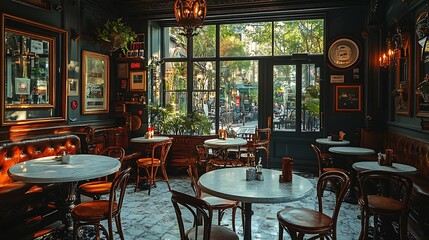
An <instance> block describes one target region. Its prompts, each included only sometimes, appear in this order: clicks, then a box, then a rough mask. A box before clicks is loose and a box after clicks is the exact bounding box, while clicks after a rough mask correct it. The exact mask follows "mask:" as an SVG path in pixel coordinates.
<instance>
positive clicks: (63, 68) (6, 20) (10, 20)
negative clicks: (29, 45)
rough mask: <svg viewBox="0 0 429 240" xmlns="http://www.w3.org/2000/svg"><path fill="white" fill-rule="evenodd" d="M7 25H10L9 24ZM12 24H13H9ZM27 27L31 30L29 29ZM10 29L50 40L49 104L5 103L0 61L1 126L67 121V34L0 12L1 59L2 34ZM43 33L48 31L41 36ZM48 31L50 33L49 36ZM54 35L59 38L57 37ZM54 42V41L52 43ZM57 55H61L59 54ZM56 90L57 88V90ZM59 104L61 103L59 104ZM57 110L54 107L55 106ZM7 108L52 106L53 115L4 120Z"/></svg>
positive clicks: (3, 54)
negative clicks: (45, 34)
mask: <svg viewBox="0 0 429 240" xmlns="http://www.w3.org/2000/svg"><path fill="white" fill-rule="evenodd" d="M9 24H10V25H11V26H9ZM12 25H14V26H12ZM16 26H18V27H16ZM29 29H30V30H29ZM6 32H12V33H18V34H23V35H25V36H30V37H37V38H41V39H43V40H48V41H49V42H50V46H49V47H50V54H49V60H50V64H51V68H50V69H49V71H50V72H49V74H50V77H49V84H50V86H49V89H48V90H47V91H48V92H49V94H50V96H49V97H50V99H49V103H46V104H21V105H8V104H6V103H5V89H4V86H5V80H6V79H5V64H4V61H2V62H3V63H2V64H0V75H1V76H0V78H1V86H0V89H1V97H2V102H1V107H2V111H1V117H2V119H1V123H2V126H11V125H18V124H19V125H21V124H29V123H42V122H60V121H61V122H64V121H65V120H66V100H67V98H66V94H65V86H66V84H65V82H66V74H67V59H68V55H67V54H68V48H67V46H68V33H67V31H66V30H63V29H59V28H55V27H52V26H48V25H45V24H41V23H37V22H33V21H30V20H27V19H23V18H20V17H16V16H13V15H9V14H1V39H2V43H1V44H0V46H1V51H0V57H1V59H3V60H4V59H5V58H6V53H5V45H4V40H5V33H6ZM43 33H47V36H44V35H43ZM48 34H49V35H48ZM56 37H57V38H58V39H56ZM55 41H57V43H56V42H55ZM57 54H61V55H60V56H61V57H58V55H57ZM57 69H59V72H58V71H56V70H57ZM58 90H59V91H58ZM63 93H64V94H63ZM60 104H61V105H60ZM58 108H59V110H56V109H58ZM8 109H22V110H23V111H31V110H42V109H53V110H54V111H58V112H54V113H53V116H50V117H40V118H32V119H25V120H6V110H8Z"/></svg>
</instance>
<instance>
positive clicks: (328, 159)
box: [311, 144, 346, 177]
mask: <svg viewBox="0 0 429 240" xmlns="http://www.w3.org/2000/svg"><path fill="white" fill-rule="evenodd" d="M311 148H313V150H314V153H315V154H316V157H317V166H318V173H319V177H320V176H321V175H322V173H324V172H329V171H340V172H346V170H344V169H342V168H334V167H332V155H331V154H329V153H322V152H321V151H320V149H319V147H317V146H316V145H314V144H311Z"/></svg>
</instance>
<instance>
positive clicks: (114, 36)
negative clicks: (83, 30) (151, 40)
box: [96, 18, 137, 54]
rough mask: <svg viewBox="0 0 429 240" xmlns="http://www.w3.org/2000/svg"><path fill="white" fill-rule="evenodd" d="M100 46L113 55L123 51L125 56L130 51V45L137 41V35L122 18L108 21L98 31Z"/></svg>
mask: <svg viewBox="0 0 429 240" xmlns="http://www.w3.org/2000/svg"><path fill="white" fill-rule="evenodd" d="M96 33H97V38H98V41H99V42H100V45H101V46H102V47H103V48H105V49H106V50H107V51H109V52H110V54H112V53H113V52H115V51H117V50H121V51H122V53H123V54H125V53H126V52H127V51H128V44H129V43H131V42H133V41H135V40H136V37H137V35H136V33H135V32H134V31H133V30H132V29H131V27H130V26H129V25H128V24H126V23H125V22H123V21H122V18H118V19H116V20H113V21H111V20H107V22H106V23H105V24H103V25H102V26H100V27H98V28H97V30H96Z"/></svg>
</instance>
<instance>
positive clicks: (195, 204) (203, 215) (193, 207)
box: [171, 190, 213, 240]
mask: <svg viewBox="0 0 429 240" xmlns="http://www.w3.org/2000/svg"><path fill="white" fill-rule="evenodd" d="M171 194H172V196H171V202H172V203H173V206H174V210H175V212H176V216H177V221H178V224H179V231H180V239H188V238H187V237H186V230H185V223H186V222H189V221H184V219H183V216H192V217H193V225H192V226H193V227H196V226H197V225H199V226H201V225H200V224H202V226H203V228H201V227H198V228H196V230H195V231H194V233H195V236H194V237H193V239H198V238H197V236H198V235H201V234H199V231H203V240H209V239H210V230H211V227H212V218H213V210H212V207H211V206H210V204H208V203H207V202H206V201H204V200H201V199H199V198H197V197H194V196H191V195H188V194H185V193H181V192H177V191H174V190H171ZM185 210H187V211H189V212H190V213H191V215H189V214H182V212H184V211H185ZM188 229H189V228H187V230H188Z"/></svg>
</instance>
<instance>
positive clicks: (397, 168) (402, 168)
mask: <svg viewBox="0 0 429 240" xmlns="http://www.w3.org/2000/svg"><path fill="white" fill-rule="evenodd" d="M353 168H354V169H355V170H356V171H365V170H379V171H386V172H395V173H410V174H415V173H417V169H416V168H415V167H413V166H410V165H406V164H401V163H392V166H381V165H380V164H378V162H356V163H354V164H353Z"/></svg>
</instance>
